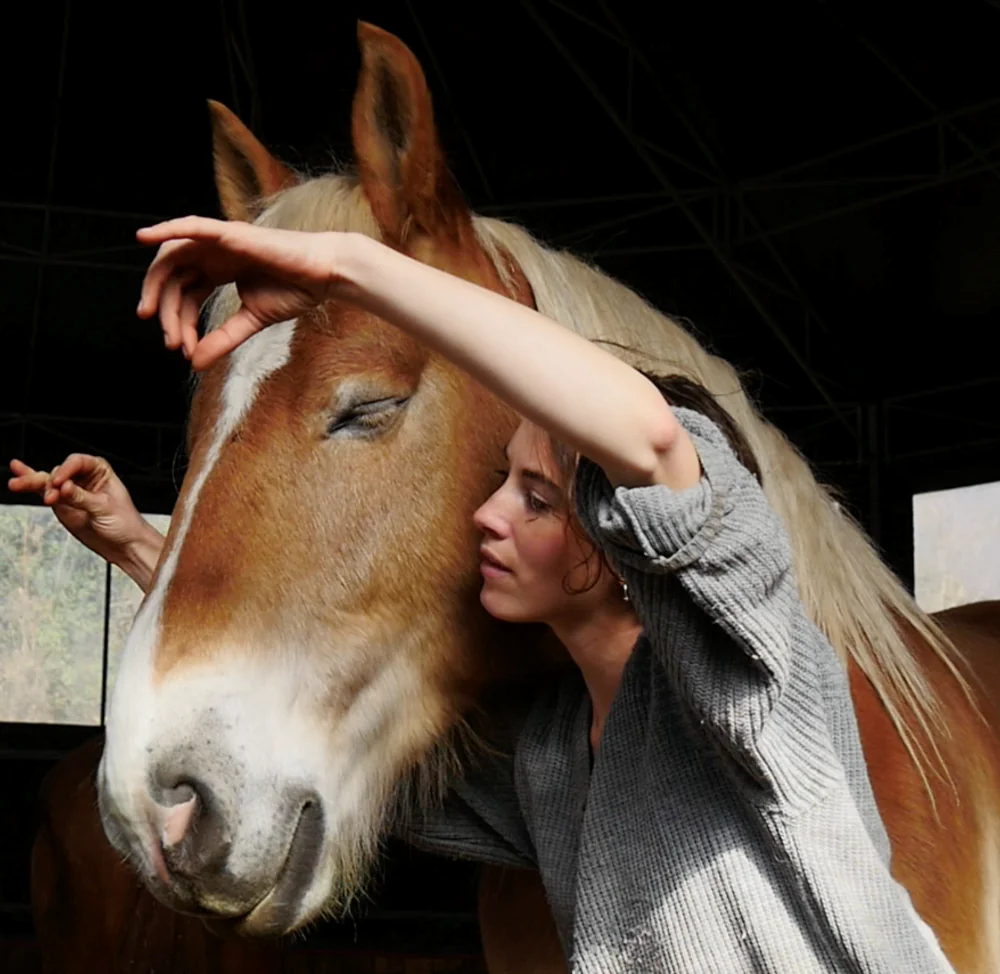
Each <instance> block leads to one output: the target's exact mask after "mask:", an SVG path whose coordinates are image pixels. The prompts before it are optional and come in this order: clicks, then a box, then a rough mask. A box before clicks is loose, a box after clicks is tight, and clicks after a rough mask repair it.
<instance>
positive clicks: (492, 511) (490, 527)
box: [472, 491, 507, 538]
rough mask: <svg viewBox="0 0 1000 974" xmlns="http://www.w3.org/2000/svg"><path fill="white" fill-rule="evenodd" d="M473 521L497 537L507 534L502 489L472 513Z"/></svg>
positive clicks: (479, 527)
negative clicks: (501, 498)
mask: <svg viewBox="0 0 1000 974" xmlns="http://www.w3.org/2000/svg"><path fill="white" fill-rule="evenodd" d="M472 523H473V524H475V526H476V527H477V528H478V529H479V530H480V531H482V532H483V534H492V535H494V536H496V537H501V538H502V537H503V536H504V535H505V534H507V519H506V518H505V517H504V516H503V511H502V504H501V503H500V491H496V492H494V493H493V494H491V495H490V496H489V497H488V498H487V500H486V502H485V503H484V504H483V505H482V506H481V507H480V508H479V509H478V510H477V511H476V513H475V514H473V515H472Z"/></svg>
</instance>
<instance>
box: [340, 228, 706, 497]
mask: <svg viewBox="0 0 1000 974" xmlns="http://www.w3.org/2000/svg"><path fill="white" fill-rule="evenodd" d="M350 251H351V253H350V255H349V256H348V258H347V261H346V263H347V265H348V266H347V267H346V271H347V273H346V277H347V281H348V282H349V283H348V284H347V285H346V290H347V296H348V297H349V298H350V299H351V300H352V301H354V302H355V303H357V304H360V305H361V306H362V307H364V308H365V309H367V310H369V311H371V312H373V313H375V314H377V315H379V316H380V317H382V318H384V319H386V320H387V321H390V322H392V323H393V324H395V325H397V326H398V327H400V328H402V329H403V330H404V331H406V332H408V333H409V334H411V335H412V336H413V337H414V338H416V339H418V340H420V341H422V342H423V343H425V344H426V345H428V346H430V347H431V348H433V349H435V350H436V351H438V352H440V353H441V354H442V355H444V356H445V357H447V358H449V359H451V360H452V361H453V362H455V363H456V364H457V365H459V366H461V367H462V368H463V369H465V370H466V371H468V372H469V373H471V374H472V375H473V376H474V377H475V378H476V379H478V380H479V381H480V382H482V384H483V385H484V386H486V387H487V388H489V389H491V390H492V391H493V392H495V393H496V394H497V395H499V396H500V397H501V398H502V399H504V400H505V401H506V402H508V403H509V404H510V405H511V406H513V407H514V408H515V409H516V410H517V411H518V412H519V413H521V414H522V415H523V416H525V417H527V418H528V419H530V420H531V421H532V422H534V423H537V424H538V425H539V426H541V427H543V428H545V429H547V430H549V431H550V432H551V433H552V434H553V435H554V436H556V437H557V438H559V439H560V440H562V441H564V442H565V443H567V444H568V445H569V446H571V447H573V448H575V449H577V450H579V452H580V453H582V454H584V455H585V456H587V457H589V458H590V459H592V460H594V461H595V462H596V463H598V464H600V466H601V467H602V468H603V469H604V471H605V473H606V474H607V475H608V477H609V478H610V479H611V480H612V482H614V483H618V484H625V485H630V486H633V485H640V484H649V483H653V482H656V481H658V480H662V481H663V482H665V483H668V484H669V485H670V486H673V487H675V488H678V489H680V488H683V487H686V486H690V485H691V484H693V483H695V482H696V481H697V479H698V475H699V469H698V465H697V457H696V455H695V454H694V448H693V446H692V445H691V444H690V441H689V440H688V438H687V435H686V434H685V433H684V431H683V429H682V428H681V427H680V424H679V423H678V422H677V420H676V419H675V418H674V416H673V414H672V412H671V411H670V409H669V407H668V406H667V405H666V403H665V402H664V400H663V397H662V396H661V395H660V393H659V390H657V389H656V387H655V386H654V385H653V384H652V383H650V382H649V381H648V380H647V379H646V378H645V377H644V376H643V375H641V374H640V373H638V372H636V371H635V370H634V369H632V368H631V367H630V366H628V365H627V364H625V363H624V362H622V361H620V360H619V359H617V358H615V357H614V356H613V355H611V354H609V353H607V352H605V351H603V350H602V349H600V348H598V347H597V346H596V345H594V344H592V343H591V342H589V341H587V340H586V339H584V338H581V337H580V336H578V335H576V334H575V333H574V332H572V331H571V330H570V329H568V328H565V327H563V326H561V325H558V324H556V323H555V322H553V321H550V320H549V319H548V318H546V317H544V316H543V315H540V314H539V313H538V312H536V311H534V310H533V309H531V308H527V307H525V306H523V305H520V304H518V303H516V302H514V301H511V300H510V299H508V298H506V297H503V296H501V295H499V294H496V293H494V292H492V291H488V290H486V289H485V288H481V287H478V286H477V285H475V284H471V283H470V282H468V281H464V280H462V279H461V278H458V277H454V276H453V275H451V274H447V273H445V272H443V271H439V270H437V269H435V268H432V267H429V266H427V265H426V264H421V263H419V262H417V261H415V260H412V259H410V258H409V257H406V256H404V255H402V254H399V253H397V252H396V251H393V250H391V249H389V248H387V247H385V246H383V245H381V244H378V243H376V242H375V241H372V240H369V239H368V238H363V237H359V238H356V239H354V240H353V241H352V244H351V247H350ZM692 458H693V466H692Z"/></svg>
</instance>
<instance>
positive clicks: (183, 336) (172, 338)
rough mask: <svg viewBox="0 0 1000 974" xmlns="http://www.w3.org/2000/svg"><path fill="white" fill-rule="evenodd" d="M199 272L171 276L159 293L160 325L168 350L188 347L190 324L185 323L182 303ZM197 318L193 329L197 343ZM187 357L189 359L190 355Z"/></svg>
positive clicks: (199, 277)
mask: <svg viewBox="0 0 1000 974" xmlns="http://www.w3.org/2000/svg"><path fill="white" fill-rule="evenodd" d="M201 278H202V275H201V272H200V271H199V270H198V269H197V268H189V269H188V270H186V271H178V272H177V273H175V274H173V275H172V276H171V277H170V279H169V280H168V281H167V283H166V284H165V285H164V286H163V290H162V291H161V292H160V324H161V326H162V327H163V338H164V343H165V344H166V346H167V348H169V349H176V348H182V347H183V348H184V349H185V350H187V349H188V348H189V345H190V338H191V336H190V334H188V333H189V331H190V328H191V326H190V324H189V323H188V322H186V321H185V309H184V302H185V299H186V297H187V294H188V291H189V290H190V288H191V287H192V286H194V285H195V284H196V283H197V282H198V281H199V280H201ZM197 328H198V318H197V314H196V315H195V321H194V329H195V341H197ZM186 354H188V357H189V358H190V354H189V353H186Z"/></svg>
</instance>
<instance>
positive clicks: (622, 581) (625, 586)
mask: <svg viewBox="0 0 1000 974" xmlns="http://www.w3.org/2000/svg"><path fill="white" fill-rule="evenodd" d="M618 584H619V585H620V586H621V587H622V600H623V601H624V602H630V601H631V599H629V597H628V584H627V583H626V582H625V579H624V578H619V579H618Z"/></svg>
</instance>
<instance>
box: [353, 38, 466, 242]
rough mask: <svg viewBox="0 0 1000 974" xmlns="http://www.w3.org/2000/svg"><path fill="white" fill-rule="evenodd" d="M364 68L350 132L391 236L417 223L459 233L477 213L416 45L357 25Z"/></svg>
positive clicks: (366, 185) (395, 238) (432, 230)
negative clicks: (454, 170) (451, 159)
mask: <svg viewBox="0 0 1000 974" xmlns="http://www.w3.org/2000/svg"><path fill="white" fill-rule="evenodd" d="M358 43H359V44H360V46H361V75H360V77H359V79H358V88H357V91H356V92H355V95H354V110H353V116H352V119H351V134H352V137H353V141H354V155H355V161H356V162H357V166H358V173H359V175H360V177H361V185H362V187H363V189H364V191H365V196H366V197H367V198H368V202H369V204H370V205H371V208H372V212H373V213H374V215H375V219H376V221H377V222H378V225H379V227H380V228H381V230H382V232H383V234H385V236H386V239H387V240H388V241H389V242H392V243H396V244H402V243H403V241H404V240H405V238H406V236H407V232H408V230H409V229H410V227H411V226H414V225H415V226H416V227H417V228H419V229H420V230H422V231H423V232H425V233H427V234H431V235H435V236H436V235H439V234H442V233H443V234H447V235H449V236H452V235H454V234H455V233H456V232H457V231H458V230H459V229H460V228H461V227H462V226H463V225H464V224H467V223H468V222H469V220H470V216H469V210H468V207H467V206H466V204H465V201H464V200H463V199H462V195H461V193H460V192H459V189H458V186H457V185H456V183H455V181H454V179H453V178H452V175H451V173H450V172H449V171H448V167H447V164H446V162H445V158H444V152H443V151H442V150H441V145H440V143H439V142H438V134H437V127H436V126H435V124H434V109H433V107H432V105H431V94H430V91H429V90H428V88H427V80H426V78H425V77H424V72H423V71H422V70H421V68H420V64H419V62H418V61H417V59H416V58H415V57H414V55H413V52H412V51H411V50H410V49H409V48H408V47H407V46H406V45H405V44H404V43H403V42H402V41H401V40H400V39H399V38H398V37H395V36H394V35H392V34H390V33H388V32H387V31H384V30H380V29H379V28H378V27H374V26H372V25H371V24H366V23H359V24H358Z"/></svg>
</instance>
